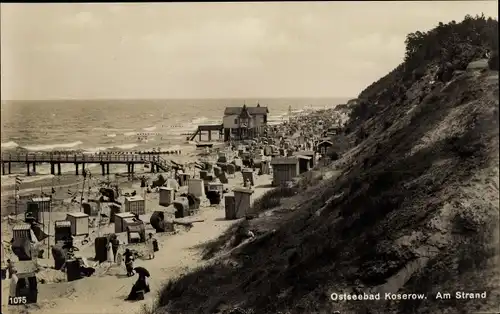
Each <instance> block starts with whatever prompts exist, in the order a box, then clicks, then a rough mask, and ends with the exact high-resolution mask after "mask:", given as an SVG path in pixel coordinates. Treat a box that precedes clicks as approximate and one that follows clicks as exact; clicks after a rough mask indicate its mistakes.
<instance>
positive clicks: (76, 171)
mask: <svg viewBox="0 0 500 314" xmlns="http://www.w3.org/2000/svg"><path fill="white" fill-rule="evenodd" d="M78 165H79V164H75V174H76V175H78Z"/></svg>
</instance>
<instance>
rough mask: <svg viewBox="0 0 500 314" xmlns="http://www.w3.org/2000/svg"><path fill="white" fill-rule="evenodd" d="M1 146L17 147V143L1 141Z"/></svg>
mask: <svg viewBox="0 0 500 314" xmlns="http://www.w3.org/2000/svg"><path fill="white" fill-rule="evenodd" d="M1 147H2V148H16V147H19V144H17V143H16V142H13V141H10V142H7V143H2V146H1Z"/></svg>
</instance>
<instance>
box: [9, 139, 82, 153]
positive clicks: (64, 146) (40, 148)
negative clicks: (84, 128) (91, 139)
mask: <svg viewBox="0 0 500 314" xmlns="http://www.w3.org/2000/svg"><path fill="white" fill-rule="evenodd" d="M81 144H83V142H82V141H76V142H71V143H57V144H45V145H29V146H20V145H19V144H17V143H16V142H13V141H10V142H7V143H2V148H4V149H9V148H10V149H12V148H17V149H25V150H29V151H44V150H55V149H68V148H75V147H77V146H80V145H81Z"/></svg>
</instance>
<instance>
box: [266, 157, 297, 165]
mask: <svg viewBox="0 0 500 314" xmlns="http://www.w3.org/2000/svg"><path fill="white" fill-rule="evenodd" d="M298 162H299V159H298V158H297V157H278V158H273V159H271V165H273V166H275V165H296V164H297V163H298Z"/></svg>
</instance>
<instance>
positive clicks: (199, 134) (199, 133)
mask: <svg viewBox="0 0 500 314" xmlns="http://www.w3.org/2000/svg"><path fill="white" fill-rule="evenodd" d="M198 136H199V137H198V138H199V139H200V142H201V130H200V132H198Z"/></svg>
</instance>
